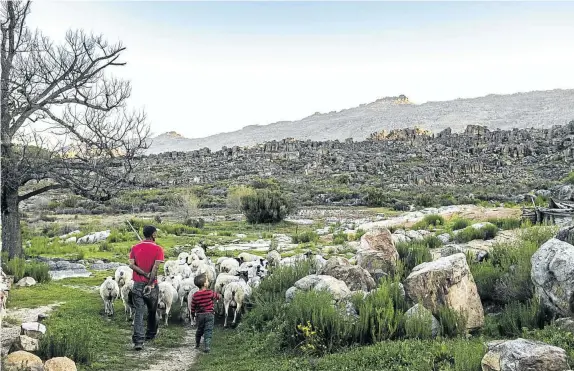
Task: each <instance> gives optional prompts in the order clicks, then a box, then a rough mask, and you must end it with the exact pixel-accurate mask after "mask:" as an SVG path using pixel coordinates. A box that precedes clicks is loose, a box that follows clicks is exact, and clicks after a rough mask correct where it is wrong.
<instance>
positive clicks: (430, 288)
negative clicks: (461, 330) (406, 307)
mask: <svg viewBox="0 0 574 371" xmlns="http://www.w3.org/2000/svg"><path fill="white" fill-rule="evenodd" d="M404 285H405V292H406V295H407V297H408V298H409V299H410V300H412V301H413V302H415V303H421V304H422V305H423V306H424V307H425V308H428V309H429V310H431V312H432V313H433V314H435V315H436V313H437V312H438V310H439V308H440V307H441V306H447V307H449V308H451V309H454V310H456V311H458V312H459V313H466V315H467V318H468V321H467V329H476V328H479V327H482V325H483V324H484V311H483V309H482V303H481V301H480V297H479V296H478V291H477V288H476V284H475V283H474V278H473V277H472V274H471V273H470V268H469V266H468V264H467V263H466V256H465V255H464V254H462V253H458V254H454V255H450V256H447V257H443V258H440V259H437V260H435V261H433V262H428V263H423V264H420V265H417V266H416V267H414V268H413V270H412V272H411V273H410V274H409V276H408V277H407V279H406V280H405V282H404Z"/></svg>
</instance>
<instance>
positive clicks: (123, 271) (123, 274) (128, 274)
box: [114, 265, 134, 289]
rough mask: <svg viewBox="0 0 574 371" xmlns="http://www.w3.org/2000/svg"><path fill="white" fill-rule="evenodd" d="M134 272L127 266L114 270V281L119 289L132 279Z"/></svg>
mask: <svg viewBox="0 0 574 371" xmlns="http://www.w3.org/2000/svg"><path fill="white" fill-rule="evenodd" d="M133 274H134V271H133V270H132V269H131V268H130V267H128V266H127V265H122V266H120V267H118V268H117V269H116V273H115V278H114V279H115V280H116V282H117V283H118V286H119V288H120V289H121V288H122V287H123V286H124V285H125V284H126V282H127V281H130V280H131V279H132V278H133Z"/></svg>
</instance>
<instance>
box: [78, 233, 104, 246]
mask: <svg viewBox="0 0 574 371" xmlns="http://www.w3.org/2000/svg"><path fill="white" fill-rule="evenodd" d="M109 236H110V231H109V230H107V231H101V232H95V233H92V234H88V235H86V236H84V237H80V238H78V241H77V243H78V244H79V245H81V244H91V243H98V242H102V241H105V240H106V239H107V238H108V237H109Z"/></svg>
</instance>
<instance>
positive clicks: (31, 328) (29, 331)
mask: <svg viewBox="0 0 574 371" xmlns="http://www.w3.org/2000/svg"><path fill="white" fill-rule="evenodd" d="M45 333H46V326H45V325H43V324H41V323H39V322H24V323H22V325H20V335H27V336H30V337H32V338H34V339H39V338H41V337H42V335H44V334H45Z"/></svg>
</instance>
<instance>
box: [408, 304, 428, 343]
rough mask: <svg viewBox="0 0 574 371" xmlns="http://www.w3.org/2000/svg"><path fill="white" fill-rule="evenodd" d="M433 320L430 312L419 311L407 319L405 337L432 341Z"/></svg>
mask: <svg viewBox="0 0 574 371" xmlns="http://www.w3.org/2000/svg"><path fill="white" fill-rule="evenodd" d="M432 319H433V315H432V313H431V312H430V311H418V312H417V313H415V314H413V315H411V316H409V317H406V318H405V335H406V337H407V338H410V339H412V338H417V339H430V338H432V326H431V325H432Z"/></svg>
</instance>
